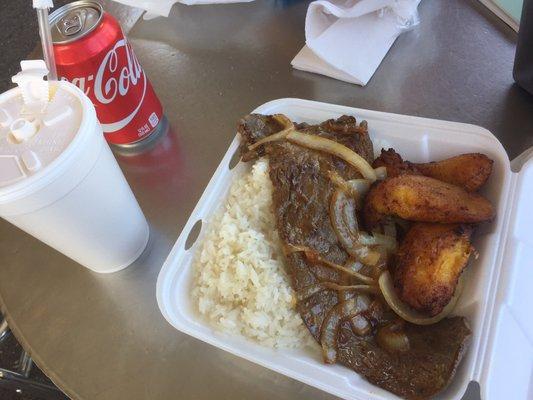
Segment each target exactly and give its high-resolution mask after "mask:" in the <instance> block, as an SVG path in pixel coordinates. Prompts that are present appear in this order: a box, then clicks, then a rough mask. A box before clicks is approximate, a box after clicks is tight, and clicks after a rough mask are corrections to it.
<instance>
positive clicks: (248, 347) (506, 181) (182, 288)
mask: <svg viewBox="0 0 533 400" xmlns="http://www.w3.org/2000/svg"><path fill="white" fill-rule="evenodd" d="M254 112H256V113H261V114H274V113H283V114H286V115H287V116H288V117H289V118H291V119H292V120H294V121H297V122H308V123H313V124H314V123H319V122H321V121H324V120H326V119H328V118H336V117H339V116H341V115H343V114H349V115H354V116H355V117H356V118H357V119H358V120H362V119H365V120H367V121H368V126H369V132H370V136H371V138H372V139H373V141H374V147H375V148H374V150H375V152H376V154H379V151H380V150H381V146H382V145H384V144H385V145H390V146H391V147H394V149H396V150H397V151H398V152H399V153H400V154H401V155H402V156H403V157H404V158H405V159H407V160H410V161H415V162H426V161H431V160H439V159H443V158H446V157H450V156H454V155H458V154H461V153H467V152H481V153H485V154H486V155H488V156H489V157H490V158H492V159H493V160H494V171H493V173H492V176H491V177H490V179H489V182H488V183H487V185H486V187H484V188H483V191H482V193H483V194H484V195H485V196H486V197H487V198H488V199H490V201H491V202H492V203H493V204H494V206H495V207H496V210H497V218H496V219H495V221H494V222H492V223H491V224H489V225H487V226H483V227H482V228H481V229H479V230H478V232H477V234H476V235H475V238H474V245H475V247H476V248H477V250H478V251H479V254H480V256H479V258H478V259H477V260H473V261H472V262H471V264H470V266H469V268H468V276H467V279H466V283H465V288H464V291H463V294H462V296H461V298H460V300H459V303H458V305H457V307H456V309H455V311H454V314H457V315H463V316H465V317H467V318H468V320H469V322H470V325H471V328H472V331H473V338H472V342H471V344H470V347H469V349H468V352H467V354H466V356H465V358H464V359H463V361H462V363H461V365H460V367H459V369H458V371H457V374H456V376H455V378H454V380H453V382H452V384H451V385H450V386H449V387H448V388H447V389H446V390H445V391H444V392H443V393H442V394H441V395H439V396H438V398H441V399H460V398H461V397H462V396H463V394H464V392H465V390H466V387H467V385H468V383H469V382H470V381H477V382H479V383H480V387H481V398H482V399H484V400H490V399H494V400H500V399H513V400H519V399H532V398H533V311H532V310H531V307H532V306H533V286H532V285H533V211H532V210H529V208H530V207H531V206H532V205H533V202H532V199H533V152H532V151H531V150H532V149H530V151H529V152H527V154H526V153H524V155H523V156H521V157H519V159H516V160H515V161H514V162H513V167H515V168H514V169H515V170H518V169H520V172H512V171H511V163H510V162H509V158H508V156H507V154H506V152H505V150H504V149H503V147H502V145H501V144H500V142H499V141H498V140H497V139H496V137H494V135H492V134H491V133H490V132H489V131H487V130H486V129H484V128H481V127H478V126H474V125H468V124H461V123H456V122H446V121H439V120H432V119H425V118H418V117H411V116H405V115H397V114H389V113H383V112H376V111H369V110H362V109H357V108H350V107H343V106H338V105H331V104H324V103H318V102H313V101H307V100H299V99H280V100H274V101H271V102H269V103H266V104H263V105H262V106H260V107H258V108H257V109H255V110H254ZM238 146H239V138H238V137H236V138H235V139H234V140H233V142H232V143H231V145H230V147H229V149H228V151H227V152H226V154H225V156H224V158H223V159H222V161H221V163H220V165H219V166H218V168H217V170H216V172H215V174H214V175H213V177H212V179H211V181H210V182H209V184H208V185H207V188H206V189H205V191H204V193H203V195H202V197H201V199H200V201H199V202H198V204H197V206H196V208H195V209H194V211H193V212H192V214H191V216H190V218H189V220H188V222H187V224H186V225H185V228H184V229H183V231H182V233H181V234H180V236H179V238H178V240H177V241H176V243H175V245H174V247H173V249H172V251H171V253H170V255H169V256H168V258H167V260H166V262H165V264H164V265H163V268H162V270H161V272H160V274H159V278H158V281H157V301H158V304H159V307H160V309H161V312H162V313H163V315H164V317H165V318H166V319H167V320H168V322H170V324H172V325H173V326H174V327H175V328H176V329H178V330H180V331H182V332H185V333H187V334H189V335H191V336H194V337H196V338H198V339H200V340H203V341H204V342H207V343H209V344H212V345H214V346H217V347H219V348H221V349H224V350H226V351H229V352H230V353H233V354H235V355H238V356H240V357H242V358H245V359H247V360H250V361H253V362H255V363H257V364H259V365H262V366H264V367H267V368H270V369H272V370H274V371H277V372H279V373H282V374H284V375H287V376H289V377H291V378H294V379H297V380H299V381H302V382H304V383H306V384H309V385H311V386H314V387H317V388H319V389H321V390H324V391H326V392H329V393H331V394H334V395H336V396H339V397H342V398H346V399H361V400H363V399H364V400H368V399H397V397H396V396H395V395H393V394H391V393H389V392H387V391H385V390H383V389H380V388H378V387H376V386H374V385H372V384H370V383H368V382H367V381H366V380H365V379H364V378H362V377H360V376H359V375H357V374H356V373H355V372H353V371H352V370H350V369H348V368H344V367H342V366H340V365H334V366H331V365H326V364H324V363H323V362H322V360H321V356H320V355H319V354H316V353H313V352H312V351H311V350H290V351H287V350H274V349H269V348H265V347H262V346H260V345H258V344H255V343H254V342H252V341H250V340H247V339H245V338H242V337H236V336H232V335H229V334H225V333H222V332H218V331H215V330H213V329H212V328H211V327H210V326H209V325H208V324H207V323H206V322H205V321H204V320H202V318H201V317H200V315H199V314H198V313H197V311H196V307H195V304H193V302H192V301H191V296H190V291H191V287H192V277H193V273H192V259H193V254H194V252H195V250H196V247H197V246H196V243H198V242H200V240H198V241H197V242H196V243H195V245H193V246H192V247H191V248H189V249H188V250H186V248H185V247H186V242H187V239H188V237H189V234H190V233H191V230H193V227H194V226H195V224H196V225H197V226H198V224H197V222H198V221H203V224H202V229H201V230H202V233H203V232H204V231H205V230H206V229H207V228H208V224H209V220H210V217H211V215H213V213H214V212H215V211H216V210H217V209H218V207H220V205H221V204H222V203H223V200H224V199H225V197H226V195H227V191H228V188H229V186H230V184H231V182H232V179H233V178H234V176H235V175H236V174H239V173H242V172H243V171H245V170H247V169H248V168H250V166H251V164H250V163H247V164H244V163H239V164H238V165H237V167H235V168H233V169H230V167H229V165H230V162H231V160H232V157H233V156H234V154H235V152H236V151H237V148H238ZM202 233H200V239H201V237H202Z"/></svg>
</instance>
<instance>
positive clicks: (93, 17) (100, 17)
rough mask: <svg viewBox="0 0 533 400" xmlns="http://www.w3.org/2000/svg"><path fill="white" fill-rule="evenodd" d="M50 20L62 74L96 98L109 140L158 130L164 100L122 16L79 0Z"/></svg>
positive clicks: (132, 139) (121, 141) (122, 141)
mask: <svg viewBox="0 0 533 400" xmlns="http://www.w3.org/2000/svg"><path fill="white" fill-rule="evenodd" d="M50 24H51V26H52V37H53V40H54V54H55V58H56V64H57V71H58V75H59V76H60V77H61V79H65V80H68V81H69V82H71V83H73V84H74V85H76V86H78V88H80V89H81V90H82V91H83V92H84V93H85V94H86V95H87V96H88V97H89V98H90V99H91V101H92V102H93V104H94V106H95V108H96V113H97V116H98V120H99V121H100V123H101V125H102V129H103V131H104V134H105V137H106V140H107V141H108V142H109V143H112V144H115V145H131V144H132V143H136V142H139V141H140V140H143V139H144V138H146V137H148V136H149V135H150V134H152V133H153V132H154V131H156V130H157V127H158V125H159V123H160V122H161V120H162V117H163V109H162V106H161V102H160V101H159V99H158V98H157V95H156V93H155V91H154V89H153V87H152V85H151V83H150V81H149V80H148V77H147V76H146V73H145V72H144V70H143V68H142V66H141V65H140V63H139V61H138V59H137V57H136V56H135V53H134V52H133V49H132V47H131V45H130V44H129V43H128V40H127V38H126V37H125V36H124V34H123V32H122V29H121V27H120V25H119V23H118V22H117V20H116V19H115V18H114V17H113V16H111V15H110V14H108V13H106V12H104V11H103V9H102V7H101V6H100V5H99V4H98V3H94V2H91V1H78V2H74V3H70V4H67V5H66V6H64V7H61V8H60V9H58V10H56V11H54V13H52V14H51V15H50Z"/></svg>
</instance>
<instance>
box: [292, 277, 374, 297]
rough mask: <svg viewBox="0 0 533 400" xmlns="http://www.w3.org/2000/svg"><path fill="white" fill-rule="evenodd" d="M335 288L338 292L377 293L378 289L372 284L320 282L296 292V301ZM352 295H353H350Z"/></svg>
mask: <svg viewBox="0 0 533 400" xmlns="http://www.w3.org/2000/svg"><path fill="white" fill-rule="evenodd" d="M327 289H329V290H336V291H338V292H353V293H355V294H357V293H369V294H379V289H378V288H377V287H376V286H372V285H338V284H336V283H333V282H321V283H315V284H313V285H309V286H306V287H304V288H302V289H300V290H299V291H298V292H297V293H296V297H297V298H298V301H303V300H305V299H308V298H309V297H311V296H313V295H314V294H316V293H318V292H321V291H323V290H327ZM352 297H353V296H352Z"/></svg>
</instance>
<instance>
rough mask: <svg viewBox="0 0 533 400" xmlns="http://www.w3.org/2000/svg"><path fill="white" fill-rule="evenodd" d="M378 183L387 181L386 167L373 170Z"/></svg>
mask: <svg viewBox="0 0 533 400" xmlns="http://www.w3.org/2000/svg"><path fill="white" fill-rule="evenodd" d="M374 172H375V173H376V176H377V179H378V181H382V180H384V179H387V167H377V168H374Z"/></svg>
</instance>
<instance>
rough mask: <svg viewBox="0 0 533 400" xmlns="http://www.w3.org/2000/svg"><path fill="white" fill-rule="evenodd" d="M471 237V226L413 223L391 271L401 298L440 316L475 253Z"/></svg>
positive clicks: (428, 312) (420, 308)
mask: <svg viewBox="0 0 533 400" xmlns="http://www.w3.org/2000/svg"><path fill="white" fill-rule="evenodd" d="M471 234H472V227H471V226H469V225H458V224H434V223H420V222H419V223H416V224H414V225H413V226H412V227H411V229H410V230H409V232H408V233H407V235H406V237H405V239H404V240H403V242H402V244H401V246H400V248H399V249H398V253H397V254H396V256H395V260H394V264H393V266H392V268H391V270H392V271H391V272H392V277H393V281H394V287H395V289H396V291H397V293H398V296H399V297H400V299H401V300H402V301H404V302H405V303H407V304H408V305H410V306H411V307H412V308H414V309H415V310H417V311H420V312H422V313H425V314H427V315H429V316H434V315H437V314H438V313H440V312H441V311H442V309H443V308H444V307H445V306H446V304H448V303H449V301H450V299H451V298H452V296H453V294H454V292H455V287H456V286H457V282H458V279H459V276H460V275H461V273H462V272H463V270H464V268H465V267H466V264H467V262H468V258H469V257H470V254H471V253H472V251H473V248H472V245H471V244H470V235H471Z"/></svg>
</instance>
